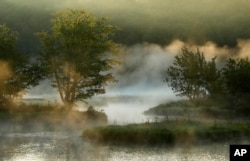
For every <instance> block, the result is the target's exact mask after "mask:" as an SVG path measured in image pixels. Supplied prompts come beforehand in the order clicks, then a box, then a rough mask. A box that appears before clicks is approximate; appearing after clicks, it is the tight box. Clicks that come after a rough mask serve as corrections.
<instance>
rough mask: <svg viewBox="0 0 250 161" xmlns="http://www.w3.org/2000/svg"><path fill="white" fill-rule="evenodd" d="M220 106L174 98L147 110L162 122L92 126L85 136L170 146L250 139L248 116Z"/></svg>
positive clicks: (105, 142)
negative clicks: (194, 103) (161, 118)
mask: <svg viewBox="0 0 250 161" xmlns="http://www.w3.org/2000/svg"><path fill="white" fill-rule="evenodd" d="M218 106H219V105H217V106H216V105H215V104H204V103H203V104H201V105H199V106H197V105H193V104H191V103H190V101H187V100H179V101H172V102H168V103H166V104H160V105H158V106H156V107H153V108H150V109H149V110H147V111H145V112H144V114H145V115H151V116H160V117H163V118H165V119H164V120H163V121H158V122H157V121H155V122H145V123H140V124H128V125H109V126H102V127H101V126H99V127H91V128H88V129H85V130H84V131H83V134H82V137H83V138H87V139H90V140H93V141H95V142H97V143H103V144H118V145H123V144H128V145H167V146H168V145H170V146H171V145H197V144H198V145H199V144H210V143H212V142H215V143H216V142H225V143H227V142H239V141H246V140H250V121H249V119H247V118H248V117H247V116H244V117H242V116H240V115H237V111H234V110H231V109H227V108H220V107H218Z"/></svg>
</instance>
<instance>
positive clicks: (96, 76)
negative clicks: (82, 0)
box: [37, 10, 117, 104]
mask: <svg viewBox="0 0 250 161" xmlns="http://www.w3.org/2000/svg"><path fill="white" fill-rule="evenodd" d="M52 24H53V28H52V29H51V30H50V31H49V32H41V33H38V34H37V35H38V36H39V38H40V40H41V43H42V52H41V60H42V62H43V64H44V65H45V66H46V68H47V76H48V77H50V78H51V79H52V81H53V86H54V87H57V88H58V91H59V94H60V96H61V99H62V101H63V102H64V103H65V104H72V103H74V102H75V101H77V100H85V99H86V98H89V97H91V96H93V95H95V94H98V93H104V92H105V89H104V85H105V83H106V82H108V81H113V80H114V79H113V77H112V75H111V73H109V72H108V71H109V70H110V69H112V64H113V63H114V62H115V61H113V60H112V59H111V53H113V52H115V51H114V49H115V46H116V44H115V43H113V42H112V41H111V40H110V38H111V36H112V35H113V33H114V32H115V31H116V30H117V27H114V26H112V25H109V24H108V23H107V19H106V18H96V17H94V16H93V15H91V14H90V13H88V12H85V11H83V10H67V11H64V12H60V13H56V14H55V17H54V19H53V20H52Z"/></svg>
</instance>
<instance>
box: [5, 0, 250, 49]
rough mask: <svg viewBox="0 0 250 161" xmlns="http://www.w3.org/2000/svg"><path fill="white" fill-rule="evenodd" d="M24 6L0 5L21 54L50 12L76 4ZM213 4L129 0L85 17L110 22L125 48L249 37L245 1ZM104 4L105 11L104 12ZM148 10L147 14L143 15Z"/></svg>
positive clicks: (231, 42)
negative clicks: (16, 34)
mask: <svg viewBox="0 0 250 161" xmlns="http://www.w3.org/2000/svg"><path fill="white" fill-rule="evenodd" d="M109 1H111V0H109ZM109 1H108V2H109ZM13 2H14V1H13ZM108 2H107V3H108ZM111 2H113V1H111ZM160 2H162V1H160ZM26 3H27V2H26ZM26 3H24V2H22V3H21V4H17V3H10V1H1V2H0V24H4V23H6V25H7V26H9V27H10V28H11V29H13V30H15V31H18V32H19V34H20V35H19V37H20V39H19V41H18V48H19V49H21V50H22V51H24V52H25V53H32V52H34V51H36V50H37V49H38V48H39V42H38V39H37V38H36V37H35V36H34V35H33V34H34V33H35V32H38V31H42V30H47V29H48V28H49V27H50V19H51V17H52V15H51V13H54V12H55V11H58V10H62V9H65V8H66V7H68V8H69V7H72V8H74V7H75V8H76V5H75V6H74V5H73V3H69V4H71V5H69V6H65V5H62V6H60V4H58V1H55V0H54V1H51V2H50V1H49V2H47V3H45V2H44V3H42V2H36V3H35V2H31V4H30V5H28V4H26ZM60 3H61V2H60ZM78 3H79V6H77V7H78V8H79V7H81V8H83V9H85V8H90V7H89V6H90V5H91V4H92V3H94V2H89V3H91V4H89V5H87V2H82V4H81V3H80V2H78ZM85 3H86V4H85ZM100 3H102V2H100ZM115 3H116V2H115ZM120 3H121V2H120ZM124 3H125V2H124ZM217 3H218V2H217V1H216V2H215V1H209V2H206V1H204V2H203V1H199V2H198V1H195V0H189V1H187V2H186V1H185V2H179V1H177V2H173V1H171V3H170V2H169V1H164V3H163V2H162V5H159V4H160V3H156V4H154V5H152V4H151V3H150V2H145V3H143V4H138V2H136V1H129V2H126V3H125V4H124V5H125V6H124V7H123V8H121V9H120V10H118V9H117V7H118V6H119V3H118V4H116V5H114V4H111V3H110V4H106V5H105V6H104V7H103V8H104V9H103V8H100V6H99V5H101V4H99V3H97V4H95V3H94V4H95V5H96V8H97V9H93V8H92V9H91V10H90V12H93V13H94V14H95V15H97V16H101V17H103V16H105V17H106V16H107V17H110V18H111V22H112V23H113V24H114V25H116V26H119V27H120V28H121V30H119V31H118V32H117V33H116V35H115V36H114V37H113V40H114V41H115V42H118V43H122V44H127V45H132V44H135V43H143V42H149V43H158V44H161V45H166V44H168V43H170V42H171V41H172V40H174V39H180V40H183V41H192V42H194V43H197V44H203V43H205V42H207V41H213V42H215V43H216V44H218V45H219V46H224V45H227V46H231V47H234V46H236V44H237V39H247V38H249V37H250V30H249V28H250V21H249V18H248V16H247V15H250V4H249V1H243V0H242V1H238V0H233V1H230V2H228V1H225V2H224V1H223V2H219V3H218V4H217ZM25 4H26V5H25ZM98 4H99V5H98ZM108 5H110V6H109V7H107V6H108ZM113 5H114V6H113ZM112 6H113V8H112ZM150 6H151V7H150ZM197 6H198V7H197ZM105 7H107V8H106V9H105ZM148 8H150V9H151V10H152V11H150V10H147V9H148ZM98 9H99V10H98Z"/></svg>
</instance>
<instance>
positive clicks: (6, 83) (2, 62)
mask: <svg viewBox="0 0 250 161" xmlns="http://www.w3.org/2000/svg"><path fill="white" fill-rule="evenodd" d="M17 39H18V33H17V32H15V31H12V30H11V29H10V28H8V27H7V26H6V25H0V69H1V74H0V97H1V98H0V99H10V98H13V97H17V96H18V94H19V92H20V91H22V90H24V89H26V88H28V87H29V86H34V85H37V84H38V81H39V80H40V79H42V77H43V72H42V71H41V68H40V67H39V64H35V63H33V64H32V63H30V62H29V60H28V58H27V57H25V56H24V55H23V54H21V53H19V52H18V51H17V50H16V41H17Z"/></svg>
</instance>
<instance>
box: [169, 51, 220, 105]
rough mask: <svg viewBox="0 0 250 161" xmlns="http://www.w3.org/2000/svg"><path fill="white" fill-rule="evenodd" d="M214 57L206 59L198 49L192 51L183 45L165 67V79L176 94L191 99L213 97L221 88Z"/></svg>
mask: <svg viewBox="0 0 250 161" xmlns="http://www.w3.org/2000/svg"><path fill="white" fill-rule="evenodd" d="M215 59H216V58H213V59H212V60H210V61H207V60H206V59H205V57H204V54H203V53H202V52H200V51H199V50H198V49H197V51H196V52H193V51H190V50H189V49H188V48H186V47H184V48H182V50H181V53H180V54H179V55H176V56H175V59H174V63H173V65H171V66H170V67H169V68H168V69H167V73H166V74H167V76H166V79H165V81H166V82H167V83H168V84H169V86H170V87H171V88H172V90H173V91H174V92H176V93H177V95H179V96H186V97H188V98H189V99H190V100H191V101H195V100H197V99H201V98H208V97H212V98H214V97H216V95H217V94H218V93H219V92H221V89H222V86H221V76H220V72H219V71H218V70H217V69H216V63H215Z"/></svg>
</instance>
